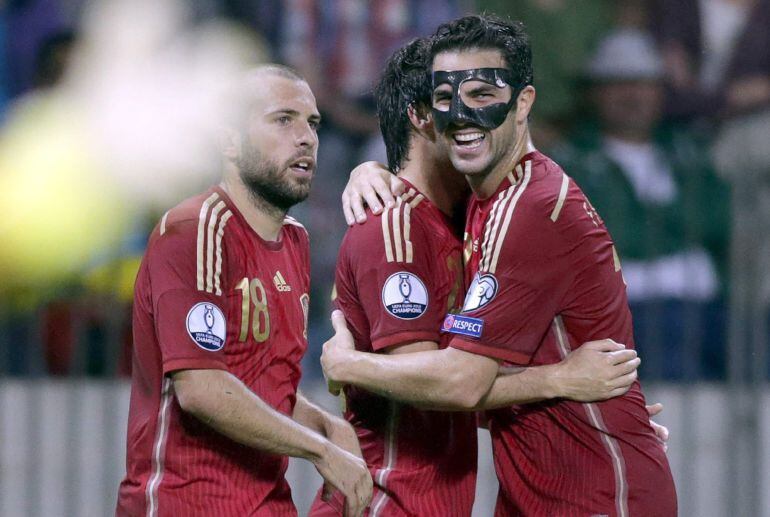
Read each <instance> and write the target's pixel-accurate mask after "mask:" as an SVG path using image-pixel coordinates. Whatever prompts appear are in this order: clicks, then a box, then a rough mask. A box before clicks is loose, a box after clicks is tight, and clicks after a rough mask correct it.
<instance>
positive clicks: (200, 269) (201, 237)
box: [197, 192, 219, 291]
mask: <svg viewBox="0 0 770 517" xmlns="http://www.w3.org/2000/svg"><path fill="white" fill-rule="evenodd" d="M218 197H219V194H217V193H216V192H214V193H213V194H211V195H210V196H209V197H208V198H207V199H206V201H204V202H203V205H201V211H200V215H199V216H198V245H197V280H198V284H197V285H198V290H199V291H203V290H204V289H205V286H204V282H203V279H204V274H205V271H204V266H205V264H204V262H205V261H204V257H203V251H204V242H205V238H206V217H207V216H208V213H209V208H211V205H212V204H213V203H214V201H216V200H217V198H218Z"/></svg>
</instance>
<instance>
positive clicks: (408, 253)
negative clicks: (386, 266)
mask: <svg viewBox="0 0 770 517" xmlns="http://www.w3.org/2000/svg"><path fill="white" fill-rule="evenodd" d="M423 199H425V196H423V195H422V194H417V191H416V190H415V189H413V188H411V189H409V190H408V191H407V192H405V193H404V194H402V195H401V196H399V197H397V198H396V206H394V207H386V208H385V210H383V211H382V216H381V217H380V219H381V221H380V222H381V223H382V240H383V242H384V244H385V259H386V260H387V261H388V262H405V263H407V264H411V263H412V262H413V261H414V246H413V245H412V237H411V232H412V209H414V208H415V207H416V206H417V205H419V204H420V203H421V202H422V200H423ZM401 214H404V221H403V224H402V222H401ZM391 236H392V237H393V240H391Z"/></svg>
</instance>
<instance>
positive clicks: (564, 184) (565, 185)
mask: <svg viewBox="0 0 770 517" xmlns="http://www.w3.org/2000/svg"><path fill="white" fill-rule="evenodd" d="M561 175H562V178H561V189H560V190H559V199H558V200H557V201H556V206H555V207H553V212H551V221H553V222H554V223H555V222H556V220H557V219H558V218H559V214H560V213H561V209H562V207H564V200H565V199H567V190H568V189H569V176H567V175H566V174H564V173H563V172H562V173H561Z"/></svg>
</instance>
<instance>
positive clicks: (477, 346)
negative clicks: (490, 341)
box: [449, 337, 531, 365]
mask: <svg viewBox="0 0 770 517" xmlns="http://www.w3.org/2000/svg"><path fill="white" fill-rule="evenodd" d="M449 346H451V347H452V348H457V349H459V350H464V351H466V352H470V353H472V354H478V355H484V356H487V357H492V358H493V359H499V360H501V361H508V362H509V363H513V364H518V365H527V364H529V362H530V359H531V357H530V356H529V355H527V354H523V353H521V352H515V351H513V350H507V349H505V348H500V347H496V346H489V345H484V344H482V343H479V342H478V341H470V340H468V339H463V338H461V337H453V338H452V340H451V341H450V342H449Z"/></svg>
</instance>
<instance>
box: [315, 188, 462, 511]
mask: <svg viewBox="0 0 770 517" xmlns="http://www.w3.org/2000/svg"><path fill="white" fill-rule="evenodd" d="M458 234H459V232H458V231H455V229H454V228H453V225H452V224H451V221H450V220H449V218H447V217H446V216H445V215H444V214H443V213H442V212H441V211H440V210H439V209H438V208H436V206H434V205H433V204H432V203H431V202H430V201H429V200H428V199H426V198H425V197H424V196H423V195H422V194H420V193H419V192H418V191H417V190H416V189H415V188H414V187H412V186H411V185H409V188H408V191H407V193H406V194H404V195H403V196H402V197H401V198H400V199H399V200H398V204H397V206H396V207H395V208H393V209H386V210H384V212H383V214H382V216H381V217H378V216H375V215H372V214H371V213H369V214H368V215H367V220H366V222H365V223H364V224H361V225H356V226H353V227H351V228H349V229H348V231H347V234H346V235H345V238H344V240H343V241H342V246H341V248H340V253H339V257H338V259H337V274H336V282H335V286H336V300H335V303H336V306H337V307H338V308H340V309H341V310H342V311H343V312H344V313H345V318H346V319H347V321H348V327H349V328H350V330H351V332H352V333H353V336H354V338H355V343H356V348H357V349H358V350H361V351H364V352H384V351H386V350H387V349H388V347H392V346H395V345H405V344H409V343H413V342H417V341H434V342H436V343H439V345H440V346H441V347H443V346H446V343H445V342H444V343H442V342H441V341H442V340H441V335H440V333H439V328H440V325H441V321H442V320H443V317H444V315H445V314H446V313H447V311H450V310H453V309H455V308H456V307H457V305H458V304H459V302H461V301H462V297H463V296H462V242H461V240H460V238H459V236H458ZM345 395H346V401H347V410H346V412H345V416H346V418H347V419H348V421H349V422H350V423H351V424H352V425H353V426H354V427H355V429H356V432H357V434H358V438H359V441H360V443H361V449H362V451H363V454H364V459H365V460H366V462H367V465H369V469H370V471H371V474H372V479H373V480H374V487H375V489H374V496H373V498H372V503H371V505H370V508H369V512H368V515H371V516H407V515H409V516H416V515H419V516H436V517H451V516H458V517H459V516H469V515H470V514H471V509H472V507H473V498H474V493H475V482H476V458H477V454H476V451H477V445H476V425H475V415H474V414H472V413H444V412H438V411H421V410H417V409H415V408H413V407H411V406H408V405H404V404H400V403H398V402H394V401H391V400H388V399H386V398H383V397H380V396H377V395H374V394H372V393H370V392H368V391H365V390H362V389H360V388H356V387H350V386H349V387H347V388H346V390H345ZM341 503H342V501H341V499H339V498H337V500H335V501H332V503H331V504H330V505H327V504H323V503H321V502H320V500H318V499H317V500H316V504H315V505H314V507H313V510H312V511H311V513H310V515H311V516H320V515H341V511H342V506H341Z"/></svg>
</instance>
